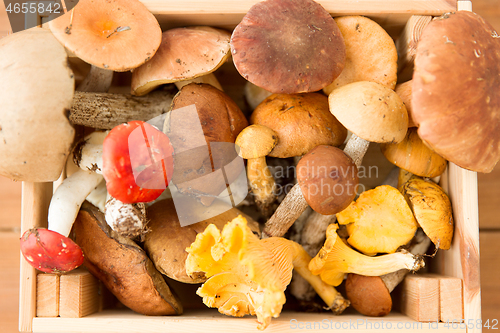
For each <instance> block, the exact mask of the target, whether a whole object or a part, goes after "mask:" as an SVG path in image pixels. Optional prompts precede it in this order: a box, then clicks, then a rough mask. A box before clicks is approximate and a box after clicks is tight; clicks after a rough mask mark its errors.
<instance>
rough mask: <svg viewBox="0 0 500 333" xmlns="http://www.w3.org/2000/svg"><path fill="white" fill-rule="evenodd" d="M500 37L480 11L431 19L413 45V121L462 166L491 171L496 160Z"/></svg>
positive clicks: (443, 153) (499, 132) (499, 139)
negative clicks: (414, 47)
mask: <svg viewBox="0 0 500 333" xmlns="http://www.w3.org/2000/svg"><path fill="white" fill-rule="evenodd" d="M499 86H500V37H499V34H498V33H497V32H496V31H495V30H494V29H493V27H492V26H491V25H490V24H488V23H487V22H485V21H484V20H483V19H482V18H481V17H480V16H479V15H477V14H474V13H472V12H466V11H458V12H456V13H447V14H444V15H443V16H441V17H439V18H437V19H435V20H433V21H431V23H429V25H428V26H427V27H426V28H425V30H424V31H423V32H422V36H421V37H420V41H419V43H418V46H417V55H416V58H415V71H414V73H413V96H412V108H413V113H412V116H413V120H414V121H415V122H416V123H417V125H418V127H419V128H418V134H419V135H420V137H421V138H422V140H423V141H424V142H425V143H426V144H428V145H429V146H430V147H431V148H432V150H434V151H435V152H436V153H438V154H439V155H441V156H443V157H444V158H445V159H447V160H448V161H450V162H453V163H455V164H457V165H459V166H460V167H462V168H465V169H469V170H472V171H478V172H490V171H491V170H492V169H493V167H494V166H495V165H496V163H497V162H498V160H499V159H500V130H499V128H500V94H499V93H498V87H499Z"/></svg>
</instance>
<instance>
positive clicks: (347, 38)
mask: <svg viewBox="0 0 500 333" xmlns="http://www.w3.org/2000/svg"><path fill="white" fill-rule="evenodd" d="M335 22H336V23H337V25H338V27H339V29H340V32H341V33H342V36H343V37H344V42H345V47H346V61H345V68H344V70H343V71H342V73H340V75H339V77H338V78H336V79H335V81H333V83H332V84H330V85H328V86H327V87H325V88H324V89H323V91H324V92H325V93H326V94H327V95H328V94H330V93H331V92H332V90H334V89H336V88H339V87H341V86H344V85H346V84H349V83H352V82H357V81H373V82H377V83H380V84H382V85H384V86H386V87H388V88H390V89H394V87H395V86H396V81H397V72H398V64H397V60H398V53H397V50H396V45H395V44H394V41H393V40H392V38H391V37H390V36H389V35H388V34H387V32H386V31H385V30H384V29H383V28H382V27H381V26H380V25H378V24H377V23H376V22H374V21H372V20H370V19H369V18H367V17H363V16H341V17H336V18H335Z"/></svg>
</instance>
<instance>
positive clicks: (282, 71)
mask: <svg viewBox="0 0 500 333" xmlns="http://www.w3.org/2000/svg"><path fill="white" fill-rule="evenodd" d="M269 22H272V23H273V24H269ZM49 28H50V30H49V29H41V28H34V29H29V30H26V31H24V32H20V33H16V34H14V35H11V36H8V37H5V38H3V39H1V40H0V76H1V77H2V78H3V80H2V81H0V101H1V103H0V104H1V108H0V155H1V156H2V158H1V159H0V174H1V175H4V176H7V177H9V178H11V179H13V180H21V181H28V182H53V181H56V180H57V179H59V178H60V185H59V187H58V188H57V189H56V190H55V192H54V194H53V197H52V199H51V202H50V206H49V207H48V216H47V221H48V227H47V228H46V229H45V228H35V229H32V230H28V231H27V232H26V233H25V234H24V235H23V236H22V237H21V250H22V253H23V256H24V258H25V259H26V260H27V261H28V262H29V263H30V264H31V265H32V266H33V267H34V268H36V269H38V270H40V271H42V272H50V273H60V274H64V273H66V272H69V271H71V270H72V269H75V268H76V267H78V266H80V265H82V264H83V265H85V266H86V267H87V269H88V270H89V271H90V272H91V273H92V274H94V275H96V276H97V277H98V278H99V279H101V280H102V281H103V282H104V284H105V286H106V287H107V288H108V289H110V290H111V291H112V292H113V293H115V295H117V297H118V299H120V301H122V303H123V304H125V305H126V306H128V307H130V308H131V309H133V310H134V311H136V312H139V313H143V314H147V315H173V314H181V313H182V311H183V308H182V304H181V302H180V300H179V299H178V298H177V297H176V296H175V292H172V291H171V290H170V287H169V286H168V284H167V283H166V280H165V279H164V278H163V276H167V277H168V278H171V279H174V280H176V281H179V282H181V283H188V284H201V283H203V284H202V285H200V287H199V289H198V290H197V292H196V294H197V295H198V296H200V297H202V300H203V303H204V304H205V305H207V306H208V307H214V308H217V309H218V311H219V312H221V313H223V314H226V315H230V316H237V317H240V316H244V315H256V316H257V320H258V323H259V324H258V328H259V329H264V328H266V327H268V326H269V325H270V323H271V318H276V317H278V316H279V315H280V313H281V311H282V309H283V305H284V304H285V302H287V301H288V300H287V299H286V296H285V290H286V289H287V288H288V289H289V290H291V293H292V295H293V296H294V297H295V298H296V299H298V300H300V301H314V297H315V295H316V294H317V295H318V296H319V297H318V298H316V299H317V300H319V301H318V304H319V303H321V304H320V307H324V308H327V309H329V310H331V311H332V312H333V313H334V314H336V315H338V314H341V313H342V312H343V311H344V310H345V309H346V308H347V307H348V306H349V305H352V306H353V307H354V308H355V309H356V310H358V311H359V312H360V313H362V314H365V315H369V316H382V315H386V314H387V313H389V311H391V307H392V298H391V294H390V293H391V291H392V290H393V289H394V288H395V286H396V285H397V284H398V283H399V282H401V281H402V279H403V278H404V276H405V275H406V274H407V273H408V272H415V271H417V270H418V269H420V268H422V267H424V266H425V261H424V256H423V255H424V254H425V253H426V252H427V250H428V247H429V244H430V243H433V244H434V247H435V249H436V250H437V249H440V250H447V249H449V248H450V246H451V241H452V237H453V230H454V224H453V217H452V216H453V214H452V210H451V203H450V200H449V198H448V196H447V194H446V193H445V191H444V190H443V189H442V188H441V187H440V186H439V184H438V183H437V182H438V177H439V176H440V175H441V174H443V172H444V171H445V169H446V166H447V163H448V162H450V163H456V164H457V165H459V166H461V167H463V168H466V169H469V170H473V171H478V172H489V171H491V170H492V168H493V167H494V165H495V164H496V163H497V162H498V160H499V159H500V134H499V133H500V131H498V128H499V126H500V97H499V95H498V93H497V92H498V87H500V38H499V37H498V36H499V34H498V33H496V32H495V31H494V30H493V29H492V28H491V26H490V25H488V24H487V23H486V22H484V20H482V19H481V18H480V17H479V16H477V15H476V14H473V13H468V12H457V13H448V14H445V15H443V16H441V17H439V18H436V19H434V20H433V21H432V22H431V23H430V24H429V25H428V27H427V28H426V29H424V31H423V34H422V36H421V38H420V41H419V44H418V47H417V56H416V60H415V72H414V75H413V78H412V80H410V81H407V82H400V83H399V84H398V85H396V82H397V81H398V77H397V67H398V66H397V51H396V47H395V44H394V41H393V39H392V38H391V37H390V36H389V35H388V34H387V32H386V31H385V30H384V29H383V28H382V27H381V26H380V25H378V24H377V23H376V22H374V21H372V20H371V19H369V18H367V17H362V16H340V17H335V18H333V17H332V16H331V15H330V13H328V12H327V11H326V10H325V9H324V8H323V7H322V6H321V5H320V4H319V3H317V2H315V1H313V0H264V1H260V2H258V3H256V4H255V5H254V6H252V7H251V8H250V9H249V10H248V12H247V13H246V15H245V16H244V17H243V19H242V21H241V22H240V23H239V24H238V25H237V26H236V27H235V29H234V30H233V31H232V32H230V31H226V30H224V29H219V28H214V27H208V26H191V27H175V28H172V29H168V30H165V31H162V29H161V27H160V25H159V24H158V21H157V20H156V18H155V17H154V16H153V15H152V14H151V13H150V12H149V11H148V10H147V8H146V7H145V6H144V5H143V4H142V3H141V2H140V1H138V0H127V1H125V0H116V1H113V2H107V1H101V0H99V1H92V0H80V1H79V3H78V5H77V6H75V8H74V9H73V10H71V11H70V12H68V13H67V14H65V15H62V16H61V17H59V18H57V19H54V20H52V21H50V23H49ZM68 57H71V58H72V59H73V61H71V62H68ZM76 59H77V60H78V61H79V62H84V63H85V64H87V65H86V66H87V67H88V68H90V69H89V72H88V73H86V76H85V77H84V78H79V79H78V80H76V78H75V74H74V72H73V71H72V69H71V68H70V65H69V64H70V63H73V64H74V63H75V61H74V60H76ZM233 65H234V67H231V66H233ZM71 66H73V65H71ZM228 66H229V67H230V68H232V69H234V73H236V75H241V78H239V79H240V80H241V82H243V84H241V91H239V97H241V98H242V96H246V98H247V105H245V104H244V103H241V100H237V99H235V98H234V97H235V96H233V95H234V91H236V88H235V87H229V86H226V85H225V84H223V83H224V81H223V80H222V79H223V78H224V75H225V72H224V70H225V68H226V67H228ZM455 68H460V71H457V70H455ZM130 71H131V72H132V73H129V74H130V75H128V76H126V75H123V76H122V75H116V74H114V73H115V72H130ZM219 73H224V74H222V75H219ZM217 77H218V78H219V79H221V83H222V84H221V83H220V82H219V81H218V78H217ZM120 80H122V81H124V82H125V87H126V89H127V91H125V92H128V91H129V92H130V93H124V90H123V89H122V90H120V93H118V92H117V91H116V90H113V88H116V87H114V85H113V83H115V84H116V81H120ZM76 81H78V82H77V83H78V84H75V83H76ZM75 85H77V87H75ZM110 87H111V88H110ZM129 88H130V90H128V89H129ZM228 88H229V89H228ZM55 92H57V93H55ZM14 96H15V98H14ZM245 108H247V109H250V110H244V109H245ZM250 113H251V114H250ZM370 144H371V145H379V146H380V150H381V152H382V154H383V155H384V156H385V158H386V159H387V160H388V161H389V162H390V163H392V164H394V165H396V166H397V168H396V169H395V170H396V171H395V172H396V174H397V173H399V177H396V178H398V180H395V181H399V183H398V184H396V182H395V181H393V182H391V183H390V184H382V185H379V186H377V187H375V188H372V189H368V190H366V191H364V192H362V193H361V192H360V188H361V187H360V186H359V183H360V176H359V175H358V172H359V170H360V169H361V166H362V161H363V158H364V155H365V153H366V152H367V149H368V147H369V145H370ZM380 156H382V155H380ZM270 159H279V160H280V161H282V160H283V161H286V162H283V163H289V162H290V161H291V160H292V159H294V160H295V162H294V163H295V164H296V165H294V167H295V168H294V170H295V173H294V174H293V177H291V178H294V177H295V180H293V181H290V182H288V183H287V184H286V185H289V187H290V190H289V191H288V192H287V193H284V194H283V195H278V185H279V184H280V183H279V181H280V180H279V179H275V178H274V177H273V175H277V173H276V170H273V167H272V166H271V165H272V163H269V160H270ZM243 160H244V162H243ZM235 161H236V162H238V161H240V162H241V163H236V162H235ZM245 168H246V170H245ZM245 171H246V172H245ZM276 178H278V177H276ZM277 184H278V185H277ZM237 186H239V187H243V188H244V189H246V188H247V186H248V190H249V194H248V196H247V197H246V199H245V198H244V197H241V198H238V200H236V199H235V198H236V197H237V196H238V195H241V194H238V193H236V191H235V189H236V187H237ZM285 189H286V187H285ZM245 193H246V192H245ZM285 194H286V195H285ZM179 198H181V199H179ZM244 199H245V200H244ZM240 202H241V203H240ZM245 205H246V206H245ZM309 211H312V213H310V214H309V215H307V214H308V212H309ZM304 212H306V213H304ZM299 217H300V218H299ZM296 220H301V223H302V224H301V225H297V226H296V228H295V229H293V228H291V226H292V225H293V224H294V223H295V221H296ZM186 224H188V225H186ZM291 229H293V230H291ZM297 230H298V233H297V234H295V235H293V232H297ZM72 231H73V232H72ZM292 239H293V240H292ZM294 240H297V242H295V241H294ZM429 251H430V250H429ZM124 258H126V259H124ZM294 270H295V273H294V275H293V276H294V278H293V280H292V272H293V271H294ZM295 276H296V277H297V278H295ZM110 277H113V278H110ZM115 277H117V279H123V280H120V281H123V283H122V282H120V283H121V285H120V286H118V284H117V283H115V280H114V279H115ZM344 280H345V281H346V282H345V287H346V288H345V289H346V296H347V299H346V298H344V296H342V295H341V294H340V293H339V292H338V291H337V290H336V289H335V288H336V287H338V286H339V285H341V284H342V283H343V282H344ZM135 285H137V286H139V287H138V288H135ZM289 285H291V287H288V286H289ZM121 286H122V287H121ZM142 290H144V293H142ZM193 296H195V295H193ZM147 298H150V299H151V301H149V300H148V299H147ZM320 298H321V300H320Z"/></svg>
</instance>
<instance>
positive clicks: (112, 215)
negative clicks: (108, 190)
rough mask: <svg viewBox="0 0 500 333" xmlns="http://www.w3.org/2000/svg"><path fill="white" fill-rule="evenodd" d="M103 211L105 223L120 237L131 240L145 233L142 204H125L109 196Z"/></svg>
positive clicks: (143, 205) (145, 221)
mask: <svg viewBox="0 0 500 333" xmlns="http://www.w3.org/2000/svg"><path fill="white" fill-rule="evenodd" d="M105 211H106V213H105V219H106V223H107V224H108V225H109V226H110V227H111V229H113V230H114V231H116V232H117V233H118V234H119V235H120V236H123V237H126V238H130V239H133V238H136V237H138V236H140V237H143V236H144V235H145V234H146V233H147V229H146V224H147V220H146V205H145V204H144V203H142V202H140V203H134V204H125V203H123V202H121V201H120V200H118V199H116V198H113V197H111V196H110V197H109V199H108V201H107V202H106V209H105Z"/></svg>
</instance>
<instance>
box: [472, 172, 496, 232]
mask: <svg viewBox="0 0 500 333" xmlns="http://www.w3.org/2000/svg"><path fill="white" fill-rule="evenodd" d="M477 180H478V187H479V228H481V229H483V228H490V229H497V230H500V218H499V216H498V208H499V207H500V165H497V166H496V167H495V169H493V171H492V172H491V173H478V175H477Z"/></svg>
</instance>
